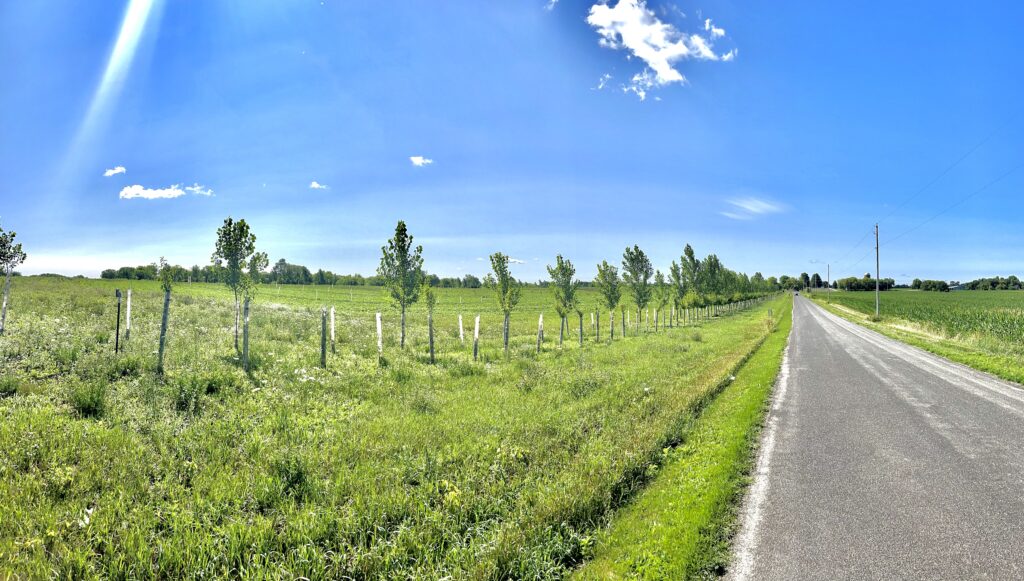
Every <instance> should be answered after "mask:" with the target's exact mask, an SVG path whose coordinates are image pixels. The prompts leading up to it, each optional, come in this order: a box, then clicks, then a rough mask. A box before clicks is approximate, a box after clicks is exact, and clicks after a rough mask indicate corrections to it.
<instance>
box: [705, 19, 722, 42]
mask: <svg viewBox="0 0 1024 581" xmlns="http://www.w3.org/2000/svg"><path fill="white" fill-rule="evenodd" d="M704 30H706V31H708V32H710V33H711V37H712V38H722V37H723V36H725V29H724V28H718V27H717V26H715V25H714V24H711V19H710V18H708V19H707V20H705V21H704Z"/></svg>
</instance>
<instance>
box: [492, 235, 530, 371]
mask: <svg viewBox="0 0 1024 581" xmlns="http://www.w3.org/2000/svg"><path fill="white" fill-rule="evenodd" d="M508 264H509V258H508V256H506V255H504V254H502V253H500V252H496V253H494V254H492V255H491V270H492V274H491V275H488V279H487V281H488V284H489V285H490V287H491V290H493V291H494V293H495V294H496V295H497V298H498V307H499V308H500V309H501V312H502V314H504V315H505V320H504V324H503V325H502V327H503V330H502V339H503V340H504V343H505V355H508V336H509V324H510V321H511V319H512V309H514V308H516V305H517V304H518V303H519V297H520V294H521V293H522V286H521V285H520V284H519V281H517V280H516V279H515V278H514V277H513V276H512V273H511V272H510V271H509V269H508Z"/></svg>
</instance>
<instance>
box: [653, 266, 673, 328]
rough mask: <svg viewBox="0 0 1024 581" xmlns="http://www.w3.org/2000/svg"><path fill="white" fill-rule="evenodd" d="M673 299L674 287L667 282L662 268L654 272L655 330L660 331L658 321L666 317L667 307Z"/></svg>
mask: <svg viewBox="0 0 1024 581" xmlns="http://www.w3.org/2000/svg"><path fill="white" fill-rule="evenodd" d="M671 300H672V289H670V288H669V286H668V283H667V282H665V275H664V274H662V273H661V271H660V270H658V271H655V273H654V306H655V310H654V331H655V332H657V331H658V323H659V322H661V321H662V320H663V319H664V316H665V307H666V306H667V305H668V303H669V301H671Z"/></svg>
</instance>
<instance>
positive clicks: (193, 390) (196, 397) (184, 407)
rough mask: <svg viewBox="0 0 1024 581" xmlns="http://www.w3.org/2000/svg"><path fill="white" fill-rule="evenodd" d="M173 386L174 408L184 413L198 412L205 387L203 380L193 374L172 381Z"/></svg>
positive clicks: (193, 413) (194, 413)
mask: <svg viewBox="0 0 1024 581" xmlns="http://www.w3.org/2000/svg"><path fill="white" fill-rule="evenodd" d="M174 387H175V394H174V409H176V410H178V411H179V412H182V413H185V414H192V415H196V414H198V413H199V411H200V409H201V408H202V396H203V394H204V393H205V392H206V387H207V386H206V384H205V383H204V382H203V380H202V379H201V378H199V377H195V376H188V377H182V378H179V379H177V380H176V381H175V382H174Z"/></svg>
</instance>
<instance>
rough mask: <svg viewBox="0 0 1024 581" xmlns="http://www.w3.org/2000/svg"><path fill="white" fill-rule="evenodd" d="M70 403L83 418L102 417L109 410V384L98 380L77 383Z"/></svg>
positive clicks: (73, 388) (73, 387)
mask: <svg viewBox="0 0 1024 581" xmlns="http://www.w3.org/2000/svg"><path fill="white" fill-rule="evenodd" d="M69 403H70V404H71V407H72V408H73V409H74V410H75V411H76V412H78V415H80V416H81V417H83V418H99V417H102V416H103V412H104V411H106V409H107V383H106V382H105V381H103V380H97V379H93V380H88V381H78V382H75V383H74V384H73V385H72V387H71V396H70V401H69Z"/></svg>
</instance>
